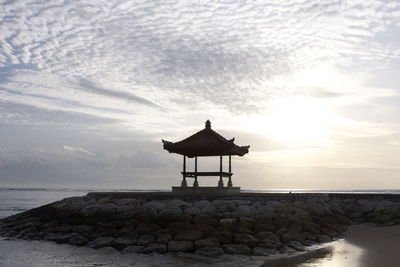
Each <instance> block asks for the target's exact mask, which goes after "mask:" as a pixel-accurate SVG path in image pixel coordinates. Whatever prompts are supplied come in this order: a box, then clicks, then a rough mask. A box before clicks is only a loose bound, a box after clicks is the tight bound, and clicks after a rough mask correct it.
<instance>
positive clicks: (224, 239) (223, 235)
mask: <svg viewBox="0 0 400 267" xmlns="http://www.w3.org/2000/svg"><path fill="white" fill-rule="evenodd" d="M215 237H216V238H217V239H218V241H219V242H220V243H222V244H229V243H231V242H232V234H231V232H230V231H229V230H227V229H225V230H223V231H219V232H217V233H216V234H215Z"/></svg>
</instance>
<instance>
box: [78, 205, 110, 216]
mask: <svg viewBox="0 0 400 267" xmlns="http://www.w3.org/2000/svg"><path fill="white" fill-rule="evenodd" d="M116 211H117V206H116V205H115V204H113V203H107V204H94V205H89V206H86V207H84V208H83V209H82V210H81V213H82V215H84V216H111V215H114V214H115V213H116Z"/></svg>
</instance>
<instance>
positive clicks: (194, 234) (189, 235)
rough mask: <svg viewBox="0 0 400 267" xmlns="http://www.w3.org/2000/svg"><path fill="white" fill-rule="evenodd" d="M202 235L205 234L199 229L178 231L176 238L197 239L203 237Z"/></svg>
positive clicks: (183, 239)
mask: <svg viewBox="0 0 400 267" xmlns="http://www.w3.org/2000/svg"><path fill="white" fill-rule="evenodd" d="M202 236H203V234H202V232H201V231H199V230H188V231H183V232H180V233H177V234H176V235H175V237H174V239H175V240H178V241H195V240H198V239H201V237H202Z"/></svg>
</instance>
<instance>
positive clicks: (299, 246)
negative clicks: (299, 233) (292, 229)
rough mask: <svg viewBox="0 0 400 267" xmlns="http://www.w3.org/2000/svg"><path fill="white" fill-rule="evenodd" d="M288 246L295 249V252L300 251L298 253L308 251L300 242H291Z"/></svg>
mask: <svg viewBox="0 0 400 267" xmlns="http://www.w3.org/2000/svg"><path fill="white" fill-rule="evenodd" d="M287 245H288V246H289V247H291V248H294V249H295V250H298V251H305V250H306V249H305V248H304V246H303V245H302V244H301V243H300V242H297V241H290V242H288V244H287Z"/></svg>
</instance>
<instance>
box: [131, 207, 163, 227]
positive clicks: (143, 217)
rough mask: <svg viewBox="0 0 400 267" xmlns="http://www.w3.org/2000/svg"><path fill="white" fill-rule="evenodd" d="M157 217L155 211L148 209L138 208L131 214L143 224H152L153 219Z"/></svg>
mask: <svg viewBox="0 0 400 267" xmlns="http://www.w3.org/2000/svg"><path fill="white" fill-rule="evenodd" d="M156 215H157V211H156V210H155V209H153V208H150V207H147V208H146V207H140V208H138V209H135V210H134V212H133V213H132V216H134V217H135V218H136V219H137V220H139V221H141V222H144V223H146V222H147V223H152V222H153V221H154V217H155V216H156Z"/></svg>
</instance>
